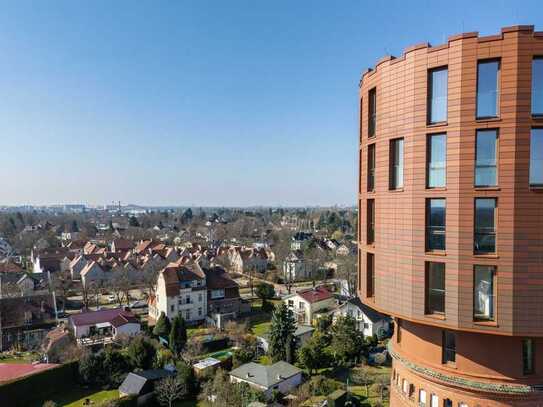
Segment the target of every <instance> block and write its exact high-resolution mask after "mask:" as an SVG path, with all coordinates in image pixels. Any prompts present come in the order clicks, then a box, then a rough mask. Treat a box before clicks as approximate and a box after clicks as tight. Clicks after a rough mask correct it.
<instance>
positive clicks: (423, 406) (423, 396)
mask: <svg viewBox="0 0 543 407" xmlns="http://www.w3.org/2000/svg"><path fill="white" fill-rule="evenodd" d="M419 405H420V406H421V407H426V391H425V390H423V389H420V390H419Z"/></svg>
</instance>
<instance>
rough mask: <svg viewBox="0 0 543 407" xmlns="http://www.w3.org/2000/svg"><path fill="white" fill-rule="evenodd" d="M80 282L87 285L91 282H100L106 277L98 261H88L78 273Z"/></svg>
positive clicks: (103, 268)
mask: <svg viewBox="0 0 543 407" xmlns="http://www.w3.org/2000/svg"><path fill="white" fill-rule="evenodd" d="M80 276H81V283H82V284H83V286H85V287H88V286H89V285H90V284H91V283H101V282H103V281H104V280H106V279H107V277H106V271H105V267H104V266H103V265H101V264H100V263H98V261H94V260H92V261H89V262H87V264H86V265H85V267H83V269H82V270H81V273H80Z"/></svg>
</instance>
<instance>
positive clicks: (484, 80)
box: [477, 61, 500, 118]
mask: <svg viewBox="0 0 543 407" xmlns="http://www.w3.org/2000/svg"><path fill="white" fill-rule="evenodd" d="M499 74H500V61H484V62H479V63H478V64H477V117H478V118H485V117H497V116H498V94H499V91H498V86H499Z"/></svg>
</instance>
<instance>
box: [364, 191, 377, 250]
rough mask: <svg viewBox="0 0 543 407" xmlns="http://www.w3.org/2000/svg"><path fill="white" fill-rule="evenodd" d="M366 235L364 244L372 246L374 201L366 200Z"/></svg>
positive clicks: (373, 238) (373, 237)
mask: <svg viewBox="0 0 543 407" xmlns="http://www.w3.org/2000/svg"><path fill="white" fill-rule="evenodd" d="M367 203H368V204H367V208H366V209H367V217H366V219H367V221H366V225H367V234H366V243H367V244H372V243H373V242H375V200H374V199H368V201H367Z"/></svg>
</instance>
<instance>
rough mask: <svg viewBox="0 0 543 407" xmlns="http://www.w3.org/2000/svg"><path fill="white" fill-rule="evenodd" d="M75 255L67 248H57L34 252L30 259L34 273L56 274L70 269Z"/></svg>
mask: <svg viewBox="0 0 543 407" xmlns="http://www.w3.org/2000/svg"><path fill="white" fill-rule="evenodd" d="M74 257H75V253H73V252H70V250H68V248H66V247H55V248H48V249H44V250H32V252H31V254H30V259H31V261H32V264H33V270H32V272H33V273H44V272H45V273H47V272H51V273H55V272H59V271H67V270H69V269H70V262H71V260H72V259H73V258H74Z"/></svg>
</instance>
